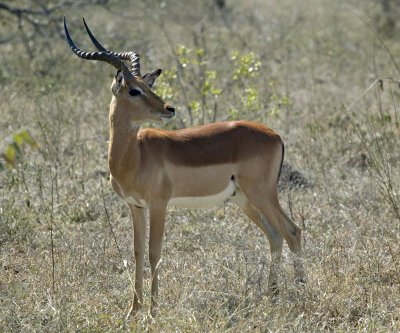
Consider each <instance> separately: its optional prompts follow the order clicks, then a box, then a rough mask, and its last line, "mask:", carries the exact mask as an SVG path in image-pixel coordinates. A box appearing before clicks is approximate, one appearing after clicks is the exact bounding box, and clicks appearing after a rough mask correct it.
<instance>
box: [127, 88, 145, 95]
mask: <svg viewBox="0 0 400 333" xmlns="http://www.w3.org/2000/svg"><path fill="white" fill-rule="evenodd" d="M141 94H142V92H141V91H140V90H139V89H131V90H129V95H131V96H139V95H141Z"/></svg>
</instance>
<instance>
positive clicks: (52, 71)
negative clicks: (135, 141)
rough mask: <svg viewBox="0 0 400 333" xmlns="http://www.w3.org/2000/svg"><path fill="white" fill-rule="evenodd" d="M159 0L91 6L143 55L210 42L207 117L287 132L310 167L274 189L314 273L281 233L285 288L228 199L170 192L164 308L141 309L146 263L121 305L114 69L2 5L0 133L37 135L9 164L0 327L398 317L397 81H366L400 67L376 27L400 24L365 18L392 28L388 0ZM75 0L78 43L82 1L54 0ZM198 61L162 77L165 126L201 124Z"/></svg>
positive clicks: (1, 209) (111, 38) (74, 328)
mask: <svg viewBox="0 0 400 333" xmlns="http://www.w3.org/2000/svg"><path fill="white" fill-rule="evenodd" d="M13 3H15V4H17V3H19V2H13ZM21 3H22V1H21ZM164 4H165V7H163V5H160V4H158V3H157V2H156V1H154V2H147V1H146V2H145V3H144V2H139V1H138V2H137V3H135V5H128V4H127V2H125V1H122V0H121V1H114V2H112V3H111V4H110V5H109V7H108V9H104V8H101V7H93V8H92V9H90V10H89V9H86V10H87V14H86V13H85V16H86V17H87V19H88V21H89V23H91V26H92V27H93V29H92V30H93V31H94V32H96V35H97V36H98V37H99V39H100V40H102V41H104V43H105V44H106V45H107V46H110V47H115V48H118V47H119V48H120V49H121V50H122V49H125V48H134V49H138V51H139V52H140V53H141V54H142V56H143V66H144V67H145V68H147V69H152V68H153V67H156V66H160V67H163V68H167V69H169V68H174V66H176V61H177V60H180V61H182V59H179V57H177V56H176V54H175V50H177V49H178V45H181V44H182V45H185V46H186V47H187V48H190V49H195V48H200V47H201V48H203V49H204V50H205V55H206V56H205V57H206V58H205V59H203V60H206V61H205V64H206V65H205V66H206V70H213V71H216V78H215V80H214V81H212V84H214V85H215V86H216V87H219V88H223V91H222V92H221V94H220V95H219V96H218V98H217V99H214V97H212V96H207V100H206V102H205V104H204V105H203V106H204V107H205V109H206V111H207V114H206V118H205V120H206V121H207V119H208V118H207V117H209V116H211V115H212V111H213V110H215V109H214V107H215V105H217V110H218V111H217V119H233V118H242V119H250V120H257V121H262V122H264V123H268V125H269V126H271V127H272V128H274V129H276V130H277V131H278V132H280V133H282V135H283V137H284V138H285V142H286V148H287V160H288V161H289V162H290V163H291V164H292V165H295V166H296V168H298V169H300V170H303V171H304V173H305V174H306V175H307V176H308V177H309V179H310V180H311V181H312V183H313V187H312V188H309V189H292V190H290V189H285V190H283V191H282V192H281V194H280V195H281V198H282V201H283V204H284V205H285V207H286V208H287V210H288V211H290V212H291V214H292V215H293V217H294V219H295V220H296V221H297V222H298V224H299V225H300V226H301V227H302V229H303V230H304V253H305V263H306V269H307V284H306V286H304V287H303V288H299V287H297V286H296V285H295V284H294V283H293V269H292V265H291V260H290V253H289V251H288V250H287V249H285V255H284V261H283V267H282V272H281V293H280V294H279V297H278V298H277V299H276V300H271V299H270V298H269V297H268V293H267V288H266V286H267V272H268V268H269V250H268V248H269V247H268V243H267V241H266V239H265V238H264V237H263V236H262V234H261V232H259V230H258V229H257V228H256V227H255V226H254V225H252V224H250V223H249V221H248V220H247V219H246V218H245V217H244V215H243V214H242V213H241V212H240V211H239V209H238V208H237V207H236V206H234V205H233V204H231V203H226V204H224V205H223V206H219V207H216V208H214V209H207V210H194V211H188V210H180V209H175V208H171V209H170V210H169V212H168V223H167V230H166V237H165V243H164V250H163V262H162V266H161V286H160V288H161V290H160V291H161V295H160V308H159V312H158V315H157V317H156V318H155V319H152V318H151V317H150V316H149V315H148V312H147V310H148V309H149V298H150V297H149V280H150V277H149V267H148V266H147V267H146V289H145V300H146V304H145V306H144V310H143V311H142V312H140V313H139V314H138V316H137V317H136V318H129V319H128V320H125V315H126V313H127V311H128V308H129V306H130V302H131V300H132V283H131V279H132V272H133V269H134V260H133V256H132V242H133V238H132V232H133V231H132V226H131V222H130V218H129V215H128V209H127V207H126V206H125V205H124V203H123V202H121V200H120V199H119V198H117V196H116V195H115V194H114V193H113V192H112V190H111V187H110V185H109V183H108V181H107V156H106V151H107V136H108V129H107V105H108V102H109V100H110V93H109V90H108V86H109V85H110V84H111V73H112V72H113V71H112V69H111V68H109V66H102V65H100V64H91V63H87V62H83V61H80V60H79V59H77V58H76V57H73V56H72V54H70V53H69V51H68V48H67V46H66V43H65V41H64V40H62V38H61V37H60V38H58V39H57V38H54V39H52V40H51V42H52V48H51V50H49V49H47V45H46V43H45V41H43V40H42V39H40V38H39V37H38V38H37V39H35V42H36V43H37V45H38V47H39V48H42V47H43V49H42V51H41V52H40V53H39V54H36V55H35V57H34V58H30V57H29V56H28V55H27V54H25V53H24V50H25V49H26V47H25V46H26V45H25V46H24V44H23V43H22V42H21V41H19V40H18V31H17V32H15V31H16V28H15V24H16V22H13V21H12V20H11V19H9V18H5V17H2V16H0V20H3V21H0V22H3V25H2V26H1V28H0V29H1V32H2V35H5V36H7V35H9V34H10V35H11V34H14V33H17V35H16V36H17V38H15V39H13V40H11V41H10V42H8V43H5V44H0V59H1V63H2V68H1V69H0V83H1V86H2V88H1V98H0V129H1V137H5V136H7V135H8V134H9V133H12V132H13V131H15V130H17V129H19V128H21V127H24V128H29V129H30V130H31V132H32V134H33V135H34V136H35V137H36V139H37V141H38V142H39V144H40V149H39V150H37V151H29V150H26V151H25V153H24V156H22V159H21V162H20V164H19V165H18V167H17V168H16V169H13V170H5V171H2V172H1V173H0V256H1V257H0V261H1V266H0V332H55V331H60V332H64V331H65V332H116V331H130V332H143V331H153V332H225V331H227V332H278V331H279V332H293V331H296V332H311V331H313V332H315V331H335V332H396V331H399V330H400V311H399V309H400V269H399V264H400V262H399V261H400V259H399V258H400V246H399V243H400V239H399V237H400V220H399V216H398V215H396V209H398V207H399V205H400V202H399V193H400V192H399V183H400V174H399V170H400V168H399V163H400V154H399V151H400V150H399V143H398V142H400V131H399V122H398V120H399V118H398V117H399V112H398V110H397V107H398V103H399V96H400V95H399V88H398V87H397V86H396V85H395V84H394V83H391V82H390V81H384V90H383V91H382V90H380V89H379V88H378V86H376V87H375V86H374V87H373V88H371V89H370V90H368V91H366V88H367V87H369V86H370V85H371V84H372V82H374V80H375V79H377V78H380V77H393V78H394V79H396V78H397V79H398V78H399V74H400V73H399V72H398V71H397V70H396V67H395V65H394V63H393V61H392V60H391V58H390V55H389V54H388V51H387V50H386V49H385V47H384V46H383V45H382V43H381V42H380V41H379V40H378V39H377V37H379V38H380V40H381V41H384V43H385V45H386V46H387V47H388V48H389V49H390V50H391V52H392V53H393V54H397V53H398V51H399V49H400V41H399V40H397V39H393V38H392V39H388V40H386V39H385V37H384V35H374V34H373V33H371V30H377V31H379V33H381V30H380V29H379V27H377V26H376V25H375V23H374V22H377V21H376V20H374V19H371V20H370V19H369V17H372V18H375V17H377V16H378V15H379V6H378V4H376V3H375V2H374V1H362V0H353V1H350V2H349V1H344V0H343V1H342V0H340V1H335V2H333V1H328V0H318V1H317V0H307V1H302V2H298V3H294V2H293V1H289V0H287V1H286V0H285V1H276V0H270V1H261V0H260V1H256V0H253V1H246V2H243V1H227V6H228V8H227V10H226V11H225V12H220V11H219V10H218V9H216V8H214V7H213V6H212V4H211V2H210V3H208V4H207V5H206V4H201V2H195V4H196V5H194V4H187V5H183V4H182V3H181V2H179V1H171V2H165V3H164ZM145 5H146V7H147V8H148V10H147V11H146V10H145ZM196 6H197V7H198V8H193V7H196ZM64 13H65V14H67V16H68V17H70V26H71V33H72V35H73V37H74V39H75V40H76V41H77V43H78V45H80V46H82V47H83V48H84V47H89V43H88V38H87V37H86V36H85V35H84V33H83V31H82V29H81V28H82V26H81V23H80V22H79V20H78V18H79V17H80V16H81V15H82V11H80V12H79V10H78V9H65V11H60V12H57V13H56V14H59V15H60V27H61V15H62V14H64ZM122 14H123V16H122V18H120V16H121V15H122ZM359 16H360V17H361V18H363V19H364V20H365V21H366V23H367V24H365V23H364V22H362V20H361V19H360V18H359ZM202 24H203V27H204V33H203V32H201V26H202ZM394 35H396V34H394ZM235 50H239V51H240V52H241V53H242V54H248V53H249V52H253V53H254V55H255V57H256V59H259V60H260V62H261V67H260V70H259V73H258V75H256V76H255V77H245V75H242V77H239V79H238V80H236V81H234V82H233V83H232V84H230V83H229V82H230V81H231V80H230V77H231V75H232V68H233V67H234V66H235V63H234V61H232V60H230V54H231V52H232V51H235ZM39 55H40V56H39ZM201 66H203V65H199V64H194V63H191V64H189V66H188V68H187V69H186V70H185V71H184V72H183V73H181V76H180V77H179V79H180V80H181V83H182V86H180V85H179V83H178V81H177V80H178V79H177V78H176V77H175V78H174V76H173V75H171V73H170V74H168V72H167V73H166V76H165V78H164V80H163V81H161V82H160V85H159V88H160V89H161V88H162V89H164V90H163V93H165V94H166V95H168V91H167V90H166V89H167V88H166V87H168V86H170V87H173V89H174V90H173V93H170V96H169V97H170V101H171V104H174V105H175V106H176V107H177V108H178V112H179V113H180V115H181V119H177V120H176V122H175V123H172V124H170V125H169V126H170V127H171V128H174V127H180V126H182V123H186V124H189V117H188V112H187V107H188V105H189V104H190V103H192V102H193V101H196V102H199V105H200V106H201V105H202V104H201V103H202V98H201V93H199V89H200V88H199V86H198V82H199V80H201V78H200V76H199V74H201V73H204V68H202V67H201ZM202 71H203V72H202ZM249 87H250V88H252V89H253V92H255V94H256V102H254V103H253V101H252V100H249V98H248V95H249V94H251V92H249V91H246V89H247V88H249ZM184 92H185V93H186V94H187V96H184ZM363 92H364V93H363ZM342 105H347V107H345V110H344V108H343V107H342ZM350 105H351V106H350ZM201 110H202V109H201V107H199V110H198V111H197V113H196V112H195V111H194V112H193V115H194V122H201V119H202V113H201V112H202V111H201ZM209 110H211V111H209ZM110 225H111V227H110ZM113 233H114V235H113ZM114 236H115V238H114ZM124 260H126V262H127V266H126V267H125V265H124Z"/></svg>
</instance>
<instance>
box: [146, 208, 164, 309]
mask: <svg viewBox="0 0 400 333" xmlns="http://www.w3.org/2000/svg"><path fill="white" fill-rule="evenodd" d="M166 209H167V206H166V204H165V205H164V204H157V205H152V207H151V208H150V238H149V259H150V266H151V276H152V281H151V312H152V314H153V315H155V313H156V308H157V297H158V281H159V276H158V272H159V264H160V258H161V247H162V240H163V237H164V227H165V214H166Z"/></svg>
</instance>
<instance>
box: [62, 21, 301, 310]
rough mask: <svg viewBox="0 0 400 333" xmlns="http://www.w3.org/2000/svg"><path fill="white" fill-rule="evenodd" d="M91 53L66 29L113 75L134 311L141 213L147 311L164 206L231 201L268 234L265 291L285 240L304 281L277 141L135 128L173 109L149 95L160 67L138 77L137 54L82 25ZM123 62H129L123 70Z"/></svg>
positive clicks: (208, 128) (233, 128)
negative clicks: (282, 199) (282, 197)
mask: <svg viewBox="0 0 400 333" xmlns="http://www.w3.org/2000/svg"><path fill="white" fill-rule="evenodd" d="M83 22H84V25H85V28H86V30H87V33H88V35H89V37H90V38H91V40H92V42H93V44H94V45H95V47H96V48H97V49H98V50H99V51H96V52H90V53H89V52H84V51H81V50H80V49H79V48H78V47H77V46H76V45H75V43H74V42H73V41H72V39H71V37H70V34H69V32H68V29H67V25H66V21H65V17H64V30H65V35H66V38H67V40H68V43H69V46H70V48H71V49H72V51H73V52H74V53H75V54H76V55H77V56H78V57H80V58H82V59H86V60H99V61H103V62H106V63H108V64H110V65H112V66H114V67H115V68H116V69H118V72H117V74H116V76H115V78H114V80H113V82H112V85H111V92H112V94H113V96H112V99H111V104H110V114H109V125H110V143H109V148H108V166H109V170H110V174H111V175H110V178H111V184H112V186H113V188H114V190H115V191H116V192H117V193H118V194H119V196H120V197H121V198H122V199H123V200H124V201H125V202H126V203H127V204H128V206H129V209H130V212H131V215H132V220H133V229H134V252H135V261H136V271H135V295H134V300H133V310H136V309H138V308H140V306H141V304H142V302H143V265H144V263H143V261H144V253H145V242H146V212H147V211H149V212H150V235H149V259H150V266H151V274H152V284H151V295H152V297H151V299H152V307H153V306H154V305H155V304H156V299H157V295H158V283H159V282H158V281H159V277H158V270H159V262H160V255H161V245H162V240H163V234H164V227H165V215H166V209H167V206H168V205H176V206H180V207H187V208H199V207H205V206H209V205H215V204H218V203H222V202H223V201H224V200H226V199H228V198H230V199H231V200H232V201H234V202H235V203H236V204H238V205H239V207H240V208H241V209H242V210H243V211H244V212H245V214H246V215H247V216H248V217H249V218H250V219H251V220H252V221H253V222H254V223H255V224H256V225H257V226H258V227H259V228H260V229H261V230H262V231H263V232H264V234H265V235H266V236H267V238H268V240H269V244H270V249H271V265H270V273H269V282H268V288H269V290H270V291H271V292H272V293H276V292H277V282H278V281H277V280H278V268H279V263H280V260H281V253H282V245H283V239H285V240H286V242H287V244H288V246H289V248H290V250H291V251H292V252H294V253H296V254H297V255H296V256H295V257H294V258H295V260H294V266H295V273H296V280H298V281H302V280H303V269H302V263H301V260H300V253H301V230H300V228H298V227H297V226H296V224H295V223H294V222H293V221H292V220H291V219H290V218H289V217H288V215H287V214H286V213H285V212H284V210H283V209H282V207H281V206H280V204H279V201H278V194H277V184H278V180H279V176H280V170H281V167H282V162H283V156H284V145H283V142H282V139H281V137H280V136H279V135H278V134H277V133H275V132H274V131H272V130H271V129H270V128H268V127H266V126H264V125H261V124H257V123H253V122H249V121H230V122H219V123H213V124H208V125H203V126H197V127H193V128H187V129H180V130H176V131H169V130H162V129H156V128H146V129H141V128H140V126H141V123H142V122H148V121H161V120H165V119H170V118H172V117H174V115H175V109H174V108H173V107H172V106H170V105H168V104H166V103H164V102H163V100H162V99H161V98H160V97H159V96H157V95H156V94H155V93H154V92H153V91H152V89H151V88H152V86H153V84H154V81H155V80H156V79H157V77H158V76H159V75H160V74H161V69H157V70H154V71H152V72H150V73H147V74H145V75H143V76H142V75H141V74H140V59H139V56H138V55H137V54H136V53H135V52H124V53H116V52H112V51H109V50H107V49H106V48H104V47H103V46H102V45H101V44H100V43H99V42H98V41H97V40H96V38H95V37H94V36H93V34H92V33H91V31H90V30H89V28H88V26H87V25H86V22H85V20H83ZM125 61H129V62H130V65H131V67H130V68H129V67H128V66H127V64H126V63H125Z"/></svg>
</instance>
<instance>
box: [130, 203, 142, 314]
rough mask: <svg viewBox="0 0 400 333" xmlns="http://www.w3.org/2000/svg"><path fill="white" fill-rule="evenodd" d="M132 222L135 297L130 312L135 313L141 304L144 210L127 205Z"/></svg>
mask: <svg viewBox="0 0 400 333" xmlns="http://www.w3.org/2000/svg"><path fill="white" fill-rule="evenodd" d="M129 209H130V211H131V214H132V221H133V233H134V234H133V235H134V240H133V241H134V249H135V262H136V269H135V295H134V298H133V307H132V310H133V311H134V312H136V311H137V310H138V309H139V308H140V307H141V306H142V303H143V265H144V251H145V245H146V210H145V209H144V208H138V207H136V206H134V205H129Z"/></svg>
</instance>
